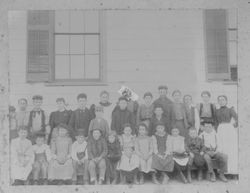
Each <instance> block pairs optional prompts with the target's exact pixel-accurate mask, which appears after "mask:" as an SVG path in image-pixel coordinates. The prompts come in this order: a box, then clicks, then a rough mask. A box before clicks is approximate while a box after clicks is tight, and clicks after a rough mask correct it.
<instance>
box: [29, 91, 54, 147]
mask: <svg viewBox="0 0 250 193" xmlns="http://www.w3.org/2000/svg"><path fill="white" fill-rule="evenodd" d="M32 100H33V105H34V108H33V110H32V111H31V112H30V116H29V123H28V127H29V138H30V140H31V142H32V143H33V144H34V143H35V136H36V134H37V133H44V134H48V132H49V130H50V128H49V126H48V116H47V114H46V113H45V112H44V110H42V109H41V106H42V103H43V97H42V96H41V95H35V96H33V97H32Z"/></svg>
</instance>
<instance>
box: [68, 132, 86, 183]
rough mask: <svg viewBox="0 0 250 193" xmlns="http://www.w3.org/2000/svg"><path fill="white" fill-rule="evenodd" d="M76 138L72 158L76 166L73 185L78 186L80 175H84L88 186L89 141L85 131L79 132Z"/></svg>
mask: <svg viewBox="0 0 250 193" xmlns="http://www.w3.org/2000/svg"><path fill="white" fill-rule="evenodd" d="M75 138H76V141H75V142H74V143H73V145H72V150H71V157H72V160H73V166H74V176H73V184H78V181H77V177H78V175H79V173H80V174H81V175H83V181H84V184H85V185H87V184H88V182H89V174H88V153H87V141H86V138H85V136H84V132H83V130H78V131H77V133H76V134H75ZM79 176H80V175H79Z"/></svg>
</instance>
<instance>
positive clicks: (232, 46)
mask: <svg viewBox="0 0 250 193" xmlns="http://www.w3.org/2000/svg"><path fill="white" fill-rule="evenodd" d="M229 61H230V65H236V64H237V43H236V42H230V43H229Z"/></svg>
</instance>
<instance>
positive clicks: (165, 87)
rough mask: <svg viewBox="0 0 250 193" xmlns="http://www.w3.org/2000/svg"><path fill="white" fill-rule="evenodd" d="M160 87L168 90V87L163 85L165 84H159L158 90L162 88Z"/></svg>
mask: <svg viewBox="0 0 250 193" xmlns="http://www.w3.org/2000/svg"><path fill="white" fill-rule="evenodd" d="M162 89H165V90H168V87H167V86H165V85H160V86H159V87H158V90H162Z"/></svg>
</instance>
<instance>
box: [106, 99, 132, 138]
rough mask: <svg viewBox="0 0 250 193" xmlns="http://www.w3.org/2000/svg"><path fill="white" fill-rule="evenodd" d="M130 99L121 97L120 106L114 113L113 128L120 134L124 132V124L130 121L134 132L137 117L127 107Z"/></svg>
mask: <svg viewBox="0 0 250 193" xmlns="http://www.w3.org/2000/svg"><path fill="white" fill-rule="evenodd" d="M127 105H128V100H127V98H126V97H120V98H119V106H118V108H117V109H116V110H115V111H114V112H113V114H112V122H111V130H113V131H116V133H117V134H118V135H121V134H122V133H123V125H124V124H126V123H129V124H130V125H131V128H132V130H133V133H134V126H135V117H134V116H133V113H131V112H130V111H129V110H128V109H127Z"/></svg>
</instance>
